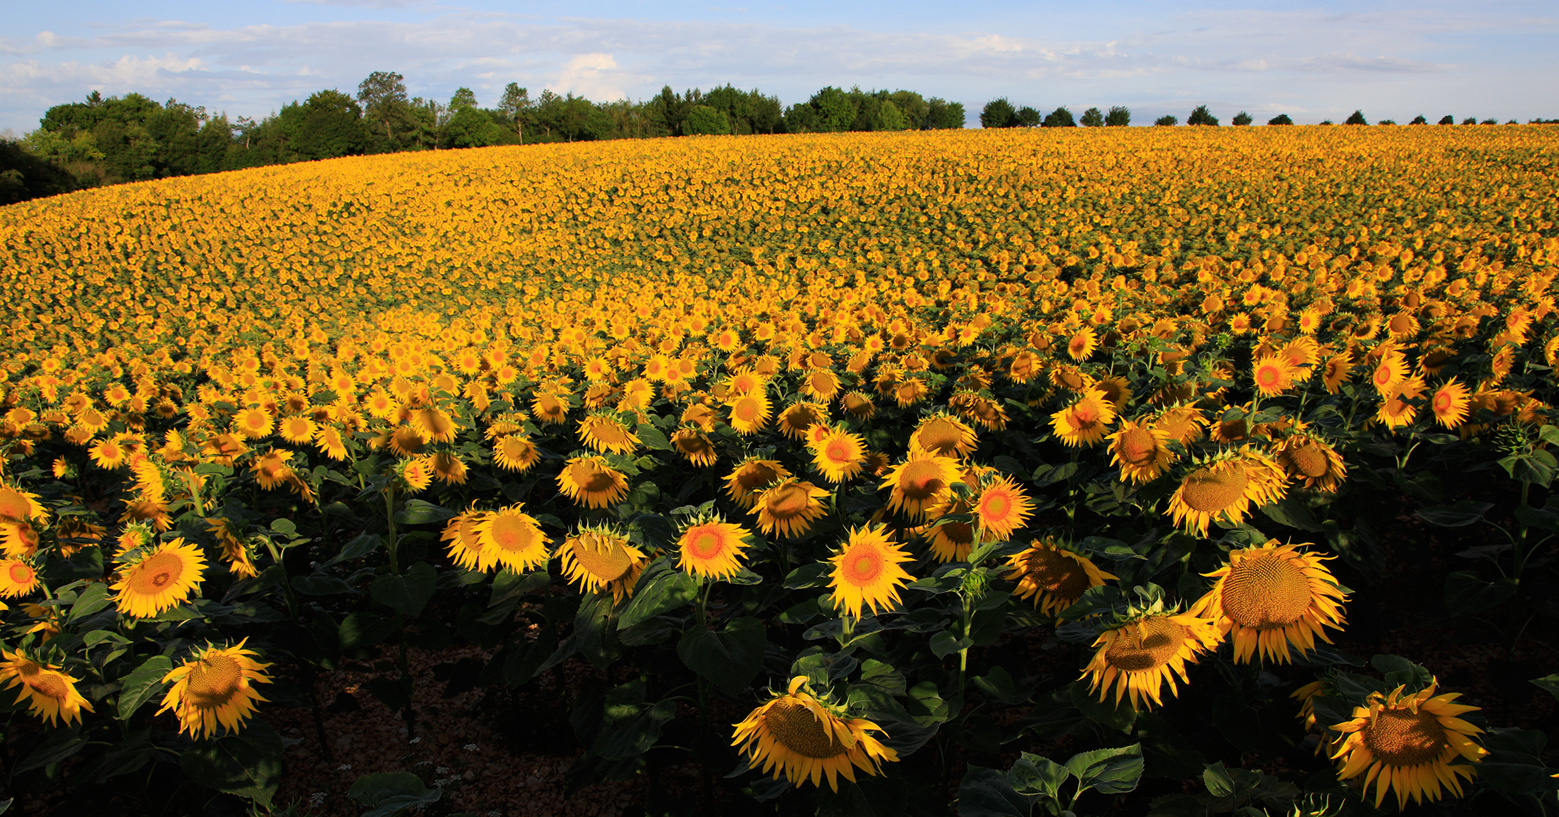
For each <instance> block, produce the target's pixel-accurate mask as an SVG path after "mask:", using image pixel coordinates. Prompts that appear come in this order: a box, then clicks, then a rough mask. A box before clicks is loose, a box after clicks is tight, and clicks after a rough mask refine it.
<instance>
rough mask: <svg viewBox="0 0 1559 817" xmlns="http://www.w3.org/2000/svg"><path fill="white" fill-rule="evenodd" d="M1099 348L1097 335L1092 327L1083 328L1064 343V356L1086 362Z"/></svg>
mask: <svg viewBox="0 0 1559 817" xmlns="http://www.w3.org/2000/svg"><path fill="white" fill-rule="evenodd" d="M1097 348H1099V333H1098V332H1096V331H1094V328H1093V327H1092V326H1084V327H1083V328H1081V329H1079V330H1077V332H1076V333H1075V334H1073V335H1072V337H1071V339H1069V340H1068V341H1067V342H1066V354H1067V356H1068V357H1070V358H1072V359H1073V360H1078V361H1082V360H1087V359H1088V358H1090V357H1092V356H1093V353H1094V350H1095V349H1097Z"/></svg>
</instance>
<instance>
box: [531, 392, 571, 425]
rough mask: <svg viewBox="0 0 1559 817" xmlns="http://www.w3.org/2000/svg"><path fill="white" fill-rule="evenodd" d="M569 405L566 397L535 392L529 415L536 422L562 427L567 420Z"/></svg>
mask: <svg viewBox="0 0 1559 817" xmlns="http://www.w3.org/2000/svg"><path fill="white" fill-rule="evenodd" d="M568 410H569V403H568V397H567V396H566V395H558V394H553V393H551V392H537V393H536V396H535V397H534V398H532V399H531V415H532V416H534V417H535V418H536V420H537V422H541V423H546V424H548V425H562V424H563V421H564V420H566V419H568Z"/></svg>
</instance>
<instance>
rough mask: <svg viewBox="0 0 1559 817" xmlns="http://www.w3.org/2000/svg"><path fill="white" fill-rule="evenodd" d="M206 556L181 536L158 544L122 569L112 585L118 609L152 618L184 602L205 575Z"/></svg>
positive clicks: (128, 613)
mask: <svg viewBox="0 0 1559 817" xmlns="http://www.w3.org/2000/svg"><path fill="white" fill-rule="evenodd" d="M205 568H206V558H205V557H204V556H202V555H201V554H200V550H199V549H198V548H196V547H195V546H194V545H191V544H185V542H184V540H183V539H182V538H180V539H174V540H172V541H170V542H164V543H162V544H160V545H158V546H157V547H156V548H155V549H154V550H152V551H151V552H150V553H147V554H146V555H145V556H143V557H141V558H140V559H139V560H138V561H135V562H133V563H131V564H129V565H126V566H125V567H124V568H122V569H121V570H120V571H119V581H117V582H115V583H114V584H113V589H114V590H115V591H116V593H117V595H116V596H115V597H114V605H115V606H116V607H118V608H119V612H121V613H123V614H125V615H127V616H133V617H135V618H152V617H155V616H157V615H160V614H161V613H163V612H164V611H165V610H171V609H172V608H174V607H177V606H179V605H180V604H183V603H184V602H185V601H186V600H188V599H189V597H190V594H191V593H193V592H194V590H195V587H196V585H198V584H200V581H201V579H202V578H203V577H204V575H205Z"/></svg>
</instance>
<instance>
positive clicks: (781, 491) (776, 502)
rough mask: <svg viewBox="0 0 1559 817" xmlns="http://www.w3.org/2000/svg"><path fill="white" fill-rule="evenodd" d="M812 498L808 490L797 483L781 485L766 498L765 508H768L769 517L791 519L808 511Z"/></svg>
mask: <svg viewBox="0 0 1559 817" xmlns="http://www.w3.org/2000/svg"><path fill="white" fill-rule="evenodd" d="M810 500H811V496H810V495H809V494H808V492H807V489H805V488H803V487H801V486H800V485H799V484H797V483H790V484H789V485H781V486H779V487H777V488H774V489H772V490H770V491H769V492H768V494H767V495H766V496H765V497H764V503H763V504H764V506H765V507H767V508H768V511H769V516H772V517H774V518H776V519H789V518H790V517H793V516H800V515H801V514H802V513H803V512H805V511H806V509H807V506H808V505H809V504H811V503H810Z"/></svg>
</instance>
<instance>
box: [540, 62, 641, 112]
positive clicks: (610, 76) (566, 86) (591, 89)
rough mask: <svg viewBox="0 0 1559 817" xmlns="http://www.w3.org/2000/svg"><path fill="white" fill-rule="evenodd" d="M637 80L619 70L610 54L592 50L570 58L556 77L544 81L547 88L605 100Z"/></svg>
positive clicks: (620, 95) (622, 92)
mask: <svg viewBox="0 0 1559 817" xmlns="http://www.w3.org/2000/svg"><path fill="white" fill-rule="evenodd" d="M639 79H640V78H639V77H637V76H634V75H633V74H629V73H627V72H624V71H622V70H621V69H620V68H619V66H618V65H617V60H615V59H613V58H612V55H611V54H603V53H600V52H592V53H589V54H578V55H575V56H574V57H572V58H570V59H569V61H568V64H567V65H565V66H563V70H562V72H560V73H559V74H558V75H557V78H556V79H554V80H553V81H552V82H549V83H547V89H548V90H550V91H552V92H553V93H561V94H567V93H572V94H574V95H575V96H583V97H588V98H590V99H592V100H596V101H598V102H605V101H607V100H612V99H622V98H623V97H626V96H627V95H628V94H627V92H626V91H625V89H626V88H627V87H628V86H629V85H630V84H632V83H634V82H636V81H637V80H639Z"/></svg>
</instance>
